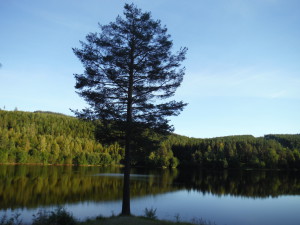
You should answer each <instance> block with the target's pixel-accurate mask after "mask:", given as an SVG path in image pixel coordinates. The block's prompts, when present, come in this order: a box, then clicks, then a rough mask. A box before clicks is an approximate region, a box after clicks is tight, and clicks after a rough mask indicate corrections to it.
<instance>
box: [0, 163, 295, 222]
mask: <svg viewBox="0 0 300 225" xmlns="http://www.w3.org/2000/svg"><path fill="white" fill-rule="evenodd" d="M122 179H123V177H122V170H121V169H119V168H101V167H65V166H25V165H18V166H11V165H0V217H1V216H2V215H4V214H6V215H8V216H10V215H12V214H14V213H21V217H22V219H23V221H24V222H30V221H31V220H32V215H33V214H35V213H37V212H38V210H39V209H47V210H53V209H55V208H56V207H57V206H58V205H59V206H64V207H65V208H66V209H67V211H70V212H72V213H73V215H74V216H75V217H77V218H79V219H85V218H86V217H95V216H98V215H103V216H111V215H112V214H118V213H120V211H121V199H122V185H123V180H122ZM131 199H132V200H131V211H132V213H133V214H135V215H143V214H144V210H145V208H148V209H150V208H154V209H155V208H156V209H157V211H156V214H157V216H158V218H160V219H168V220H176V217H177V218H179V219H180V220H181V221H191V220H192V219H199V218H202V219H204V220H207V221H211V222H215V223H216V224H217V225H225V224H226V225H299V224H300V173H299V172H291V171H290V172H282V171H281V172H278V171H240V170H228V171H227V170H226V171H207V170H200V169H198V170H196V169H190V170H153V171H150V170H132V176H131Z"/></svg>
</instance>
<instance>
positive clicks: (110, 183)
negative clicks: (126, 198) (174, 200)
mask: <svg viewBox="0 0 300 225" xmlns="http://www.w3.org/2000/svg"><path fill="white" fill-rule="evenodd" d="M142 172H143V173H144V175H143V176H133V177H132V179H131V196H132V197H133V198H135V197H139V196H145V195H148V194H159V193H164V192H169V191H172V190H174V189H175V188H173V187H172V181H173V179H174V177H176V176H177V172H176V171H164V172H163V173H160V174H159V175H157V176H156V175H153V174H150V175H147V174H145V173H146V172H147V171H142ZM110 173H112V176H101V174H110ZM121 173H122V171H121V170H120V169H119V168H101V167H64V166H25V165H18V166H5V165H1V166H0V209H8V208H11V209H14V208H23V207H27V208H35V207H38V206H47V205H63V204H67V203H76V202H85V201H92V202H100V201H113V200H119V199H121V197H122V188H123V179H120V178H122V176H114V174H121ZM148 173H149V172H148ZM152 173H153V172H152ZM155 173H157V172H155V171H154V174H155ZM99 174H100V176H99Z"/></svg>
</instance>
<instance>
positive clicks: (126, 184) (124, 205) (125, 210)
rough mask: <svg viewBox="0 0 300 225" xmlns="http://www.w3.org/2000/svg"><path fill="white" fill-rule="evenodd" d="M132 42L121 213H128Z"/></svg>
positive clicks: (132, 64)
mask: <svg viewBox="0 0 300 225" xmlns="http://www.w3.org/2000/svg"><path fill="white" fill-rule="evenodd" d="M133 53H134V44H133V47H132V48H131V54H130V55H131V56H130V71H129V82H128V92H127V98H128V99H127V118H126V125H127V127H126V134H125V136H126V138H125V169H124V184H123V202H122V213H121V214H122V215H130V151H131V133H132V93H133V67H134V54H133Z"/></svg>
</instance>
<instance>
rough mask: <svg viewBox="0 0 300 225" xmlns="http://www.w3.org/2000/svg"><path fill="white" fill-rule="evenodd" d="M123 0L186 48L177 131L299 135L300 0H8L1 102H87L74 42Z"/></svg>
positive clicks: (27, 105) (0, 4) (0, 22)
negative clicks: (79, 89) (78, 89)
mask: <svg viewBox="0 0 300 225" xmlns="http://www.w3.org/2000/svg"><path fill="white" fill-rule="evenodd" d="M125 2H127V3H131V2H133V3H135V4H136V5H137V6H138V7H139V8H141V9H142V10H144V11H151V12H152V16H153V18H154V19H160V20H161V21H162V24H164V25H166V26H167V27H168V31H169V33H170V34H171V36H172V39H173V41H174V50H175V51H176V50H177V49H179V47H181V46H184V47H188V48H189V51H188V54H187V60H186V61H185V62H184V65H185V67H186V76H185V79H184V81H183V83H182V86H181V87H180V88H179V89H178V91H177V94H176V99H178V100H183V101H185V102H188V103H189V105H188V106H187V107H186V109H185V110H184V111H183V112H182V114H181V115H179V116H178V117H174V118H171V124H173V125H174V126H175V132H176V133H178V134H181V135H186V136H191V137H199V138H206V137H217V136H226V135H240V134H252V135H254V136H262V135H264V134H270V133H300V13H299V10H300V1H299V0H210V1H207V0H188V1H175V0H151V1H150V0H134V1H121V0H85V1H82V0H51V1H49V0H1V1H0V28H1V31H0V63H1V64H2V67H1V68H0V108H2V109H3V108H4V106H5V108H6V110H14V108H15V107H17V108H18V109H19V110H23V111H35V110H48V111H55V112H60V113H65V114H68V115H72V113H71V112H70V111H69V108H72V109H82V108H83V107H84V106H85V103H84V101H83V100H82V99H81V98H80V97H79V96H78V95H77V94H76V93H75V88H74V85H75V80H74V77H73V74H74V73H81V72H82V71H83V67H82V65H81V64H80V62H79V60H78V59H77V58H76V57H75V55H74V54H73V52H72V47H80V45H79V40H85V36H86V34H88V33H89V32H96V31H98V25H97V24H98V22H99V23H101V24H107V23H109V22H110V21H114V20H115V18H116V16H117V15H118V14H120V15H121V14H122V12H123V6H124V3H125Z"/></svg>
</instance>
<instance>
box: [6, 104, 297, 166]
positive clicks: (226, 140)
mask: <svg viewBox="0 0 300 225" xmlns="http://www.w3.org/2000/svg"><path fill="white" fill-rule="evenodd" d="M94 130H95V127H94V125H93V124H92V123H90V122H85V121H82V120H79V119H77V118H74V117H70V116H65V115H62V114H59V113H52V112H41V111H37V112H34V113H32V112H21V111H3V110H0V163H44V164H77V165H87V164H90V165H111V164H120V163H122V159H123V156H124V149H123V148H122V147H121V146H120V145H119V144H118V143H114V144H112V145H104V144H101V143H99V142H97V141H96V139H95V137H94ZM137 154H138V155H137ZM132 163H133V164H134V165H138V166H145V165H146V166H153V167H175V166H177V165H178V163H180V164H181V165H189V166H190V165H192V166H200V167H214V168H241V167H242V168H298V169H300V135H299V134H295V135H265V136H264V137H259V138H255V137H253V136H251V135H242V136H227V137H219V138H211V139H198V138H188V137H185V136H180V135H176V134H172V135H170V136H169V137H168V138H167V140H165V141H164V142H163V143H161V147H160V148H159V149H156V150H154V149H150V150H149V149H148V150H146V148H145V149H141V150H140V149H139V150H138V151H137V152H135V155H134V157H133V162H132Z"/></svg>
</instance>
